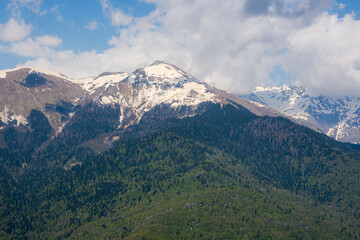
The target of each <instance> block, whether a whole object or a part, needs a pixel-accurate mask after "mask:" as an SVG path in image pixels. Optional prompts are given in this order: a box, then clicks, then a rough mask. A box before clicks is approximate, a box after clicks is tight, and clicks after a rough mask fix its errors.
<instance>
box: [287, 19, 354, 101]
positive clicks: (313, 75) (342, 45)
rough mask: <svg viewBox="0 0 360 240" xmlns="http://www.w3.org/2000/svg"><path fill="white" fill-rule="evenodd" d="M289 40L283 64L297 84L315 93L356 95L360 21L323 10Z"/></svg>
mask: <svg viewBox="0 0 360 240" xmlns="http://www.w3.org/2000/svg"><path fill="white" fill-rule="evenodd" d="M288 40H289V48H288V51H287V54H286V55H284V56H283V59H282V64H283V66H284V67H285V68H286V70H287V71H289V72H291V73H293V74H294V75H295V76H296V78H297V81H298V82H299V83H301V84H302V85H305V86H308V87H309V88H310V89H312V90H313V91H314V92H316V93H318V94H324V95H333V96H338V95H359V90H360V71H359V70H360V45H359V43H360V21H359V20H355V19H354V18H353V16H351V15H346V16H345V17H344V18H338V17H337V16H336V15H329V14H327V13H325V14H323V15H322V16H321V17H319V18H318V19H317V20H316V21H315V22H314V24H312V25H311V26H309V27H307V28H305V29H302V30H299V31H297V32H294V33H293V34H291V35H290V36H289V38H288Z"/></svg>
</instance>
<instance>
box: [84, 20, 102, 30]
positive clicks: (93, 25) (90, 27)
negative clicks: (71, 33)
mask: <svg viewBox="0 0 360 240" xmlns="http://www.w3.org/2000/svg"><path fill="white" fill-rule="evenodd" d="M98 27H99V24H98V23H97V21H95V20H92V21H90V22H88V24H87V25H86V26H85V28H86V29H88V30H96V29H97V28H98Z"/></svg>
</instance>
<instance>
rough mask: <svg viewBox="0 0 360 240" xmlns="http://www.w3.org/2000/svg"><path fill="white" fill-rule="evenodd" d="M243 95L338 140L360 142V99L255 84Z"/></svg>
mask: <svg viewBox="0 0 360 240" xmlns="http://www.w3.org/2000/svg"><path fill="white" fill-rule="evenodd" d="M244 97H245V98H247V99H249V100H251V101H253V102H255V103H257V104H259V105H263V106H268V107H271V108H274V109H276V110H278V111H279V112H281V113H284V114H286V115H287V116H290V117H293V118H295V119H298V120H300V121H303V122H305V123H306V124H309V125H311V126H314V127H316V128H318V129H320V130H321V131H322V132H323V133H325V134H326V135H328V136H330V137H332V138H335V139H336V140H338V141H342V142H349V143H354V144H359V143H360V98H358V97H342V98H330V97H325V96H313V95H311V94H310V93H309V92H307V91H306V89H305V88H304V87H298V86H287V85H284V86H282V87H257V88H255V90H254V93H253V94H250V95H247V96H244Z"/></svg>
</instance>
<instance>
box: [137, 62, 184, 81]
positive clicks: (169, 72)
mask: <svg viewBox="0 0 360 240" xmlns="http://www.w3.org/2000/svg"><path fill="white" fill-rule="evenodd" d="M143 70H144V72H145V74H146V75H147V76H149V77H155V78H163V79H169V80H173V79H177V78H181V77H183V76H184V75H186V73H184V72H183V71H182V70H180V69H178V68H177V67H175V66H174V65H172V64H168V63H165V62H163V61H156V62H154V63H153V64H151V65H150V66H148V67H146V68H144V69H143Z"/></svg>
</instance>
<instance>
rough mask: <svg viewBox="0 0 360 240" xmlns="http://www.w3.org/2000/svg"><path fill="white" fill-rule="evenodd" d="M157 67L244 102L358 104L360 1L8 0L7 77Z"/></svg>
mask: <svg viewBox="0 0 360 240" xmlns="http://www.w3.org/2000/svg"><path fill="white" fill-rule="evenodd" d="M155 60H164V61H166V62H169V63H172V64H175V65H177V66H178V67H180V68H182V69H183V70H185V71H186V72H188V73H190V74H192V75H193V76H195V77H196V78H197V79H199V80H202V81H205V82H207V83H210V84H212V85H214V86H216V87H218V88H220V89H224V90H230V91H232V92H234V93H237V94H246V93H249V92H251V91H252V90H253V89H254V87H255V86H258V85H262V86H280V85H282V84H290V85H301V86H305V87H307V88H308V89H309V91H311V92H312V93H313V94H318V95H325V96H336V97H338V96H350V95H353V96H360V0H337V1H336V0H226V1H224V0H201V1H200V0H197V1H195V0H77V1H73V0H0V69H10V68H15V67H21V66H30V67H37V68H42V69H49V70H52V71H56V72H60V73H63V74H65V75H67V76H68V77H70V78H74V79H77V78H82V77H88V76H96V75H98V74H100V73H102V72H121V71H134V70H135V69H136V68H139V67H146V66H148V65H150V64H151V63H152V62H154V61H155Z"/></svg>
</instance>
